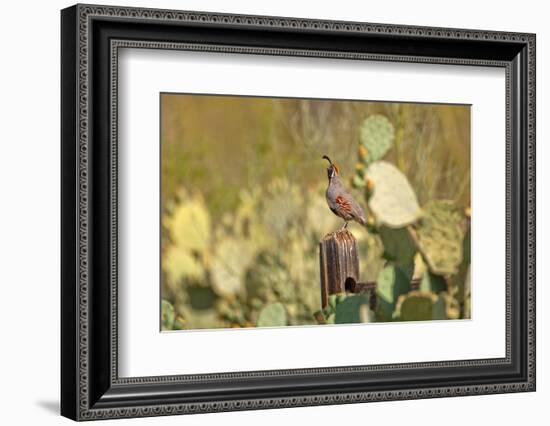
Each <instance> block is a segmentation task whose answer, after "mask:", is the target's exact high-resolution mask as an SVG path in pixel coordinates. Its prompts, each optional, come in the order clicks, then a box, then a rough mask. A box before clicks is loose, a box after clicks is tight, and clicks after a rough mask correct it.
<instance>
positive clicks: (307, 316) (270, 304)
mask: <svg viewBox="0 0 550 426" xmlns="http://www.w3.org/2000/svg"><path fill="white" fill-rule="evenodd" d="M162 108H163V114H162V126H163V127H162V200H163V217H162V289H161V290H162V299H163V300H162V307H161V308H162V309H161V312H162V318H161V327H162V329H163V330H171V329H176V330H178V329H195V328H220V327H223V328H229V327H254V326H260V327H262V326H268V327H269V326H283V325H312V324H344V323H358V322H376V321H412V320H429V319H456V318H469V316H470V284H469V264H470V258H469V250H470V247H469V244H470V230H469V217H468V215H469V194H470V193H469V165H470V163H469V140H468V135H469V111H468V108H467V107H450V106H435V105H412V104H411V105H409V104H390V103H369V102H338V101H334V102H326V101H301V100H286V99H280V100H270V99H261V98H260V99H257V98H233V97H211V96H182V95H163V98H162ZM447 127H449V128H451V129H452V130H454V131H455V133H454V134H453V135H452V136H450V135H449V132H448V131H447ZM355 153H357V154H355ZM323 154H329V155H331V156H334V157H336V158H337V159H338V160H341V161H339V162H338V163H339V166H340V170H341V173H342V175H343V176H344V177H347V178H349V186H350V188H352V187H353V188H354V189H353V190H354V191H355V194H356V199H357V200H361V199H363V200H364V202H363V205H364V206H365V207H366V211H367V212H368V225H367V227H361V226H360V225H358V224H350V230H351V232H352V233H353V234H354V236H355V237H356V239H357V240H358V244H359V250H360V271H361V281H376V282H377V293H376V300H370V297H369V295H367V294H360V295H359V294H355V295H354V294H340V295H332V296H330V297H329V303H328V305H327V307H326V308H325V309H322V310H321V299H320V283H319V281H320V277H319V259H318V243H319V240H320V239H321V238H322V237H323V236H324V235H325V234H327V233H329V232H332V231H334V230H336V229H337V228H338V227H340V226H341V224H342V221H341V220H340V219H338V218H337V217H336V216H334V215H333V214H332V213H331V212H330V210H329V209H328V207H327V205H326V202H325V199H324V191H325V188H326V184H327V181H326V172H325V167H326V165H325V164H323V162H322V160H321V156H322V155H323ZM338 160H337V161H338ZM354 164H355V167H354ZM362 196H363V198H362ZM413 278H414V279H416V280H418V281H419V282H420V284H419V285H418V286H417V287H414V288H413V286H412V285H411V280H412V279H413Z"/></svg>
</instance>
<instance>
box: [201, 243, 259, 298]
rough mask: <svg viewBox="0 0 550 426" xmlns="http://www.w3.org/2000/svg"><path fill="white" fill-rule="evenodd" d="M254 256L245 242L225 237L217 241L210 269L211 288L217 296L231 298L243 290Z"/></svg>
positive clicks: (249, 245) (251, 248)
mask: <svg viewBox="0 0 550 426" xmlns="http://www.w3.org/2000/svg"><path fill="white" fill-rule="evenodd" d="M254 254H255V253H254V249H253V247H252V245H251V244H250V243H249V242H247V241H246V240H242V239H236V238H232V237H227V238H224V239H222V240H221V241H219V243H218V244H217V245H216V248H215V253H214V256H213V258H212V261H211V268H210V274H211V277H212V287H213V289H214V291H215V292H216V293H217V294H218V295H219V296H222V297H231V296H235V295H237V294H239V293H240V292H241V291H243V290H244V285H243V283H244V278H245V274H246V269H247V268H248V266H249V265H250V263H251V262H252V260H253V258H254Z"/></svg>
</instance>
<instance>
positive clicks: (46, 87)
mask: <svg viewBox="0 0 550 426" xmlns="http://www.w3.org/2000/svg"><path fill="white" fill-rule="evenodd" d="M103 3H104V4H126V5H132V6H143V7H162V8H173V9H189V10H206V11H219V12H233V13H246V14H266V15H280V16H297V17H308V18H325V19H339V20H356V21H369V22H382V23H399V24H413V25H431V26H444V27H447V26H448V27H462V28H478V29H494V30H505V31H526V32H536V33H537V54H538V58H537V66H538V70H537V78H538V82H537V96H538V105H537V106H538V118H539V122H538V125H537V132H538V138H537V139H538V141H539V143H538V156H537V159H538V160H537V162H538V176H537V177H538V218H539V222H538V232H537V236H538V238H537V242H538V265H539V267H538V284H539V285H538V294H537V296H538V297H537V299H538V302H539V303H538V309H537V314H538V327H537V328H538V333H537V334H538V336H537V337H538V374H537V379H538V386H537V388H538V391H537V392H536V393H531V394H509V395H493V396H481V397H465V398H453V399H437V400H422V401H404V402H386V403H376V404H361V405H346V406H327V407H317V408H294V409H285V410H271V411H256V412H241V413H226V414H209V415H201V416H187V417H185V418H182V417H171V418H157V419H137V420H122V421H119V422H121V423H120V424H122V422H124V423H126V422H128V421H130V422H132V423H131V424H136V425H137V424H145V423H147V424H181V423H182V422H185V423H186V424H189V425H213V424H220V423H225V424H233V423H235V424H240V425H243V426H244V425H257V424H260V423H261V424H264V425H268V424H273V425H275V424H277V425H281V424H300V423H303V422H308V421H309V422H311V421H315V422H316V423H317V424H335V423H337V422H344V421H345V422H357V423H363V424H369V423H370V424H379V425H389V424H399V423H403V424H411V425H414V424H419V425H420V424H422V425H436V424H439V425H440V424H445V425H447V426H451V425H461V426H464V425H465V424H466V425H467V424H469V423H470V422H476V423H477V422H479V421H481V420H484V421H487V420H489V421H490V422H491V423H492V424H495V425H499V426H504V425H516V424H518V423H519V424H523V423H524V422H525V420H527V419H532V420H534V424H543V423H544V420H540V421H536V420H535V418H536V417H537V416H538V417H541V418H548V412H547V410H546V409H545V408H546V406H547V405H548V401H550V368H549V367H548V360H547V359H548V358H549V351H548V342H550V337H548V336H549V335H550V315H549V314H548V313H547V307H550V302H548V296H549V295H550V291H549V290H548V289H547V286H546V284H547V282H548V281H549V278H550V272H549V271H548V269H547V268H545V262H546V261H548V258H549V257H550V247H549V242H548V241H549V237H550V229H549V225H548V222H545V221H544V218H548V217H550V197H549V196H548V191H547V189H546V188H547V187H548V185H550V167H548V166H547V164H546V163H547V162H548V161H549V160H550V147H549V146H548V144H547V143H545V142H546V141H547V140H548V137H549V131H550V126H549V125H548V124H547V121H546V120H545V117H548V116H549V114H550V105H549V101H550V97H549V96H548V95H549V93H548V76H549V75H550V50H549V44H550V28H549V27H548V24H547V17H548V16H549V15H548V12H547V11H545V10H544V4H545V2H543V1H540V0H539V1H536V0H525V1H522V2H517V1H514V2H511V1H504V0H500V1H490V2H489V1H487V2H482V1H479V0H477V1H470V0H461V1H457V2H452V3H450V4H446V3H444V2H441V1H419V0H417V1H407V0H399V1H397V0H394V1H392V2H358V1H356V2H354V1H352V0H339V1H320V0H317V1H301V2H299V1H296V0H276V1H275V0H271V1H263V2H261V1H252V0H231V1H230V2H228V1H223V0H188V1H176V0H159V1H154V0H148V1H143V0H133V1H125V0H120V1H114V2H112V1H108V0H105V1H103ZM70 4H71V3H70V2H67V1H61V0H52V1H48V2H38V1H21V2H15V1H11V2H9V3H7V4H6V3H4V4H3V5H2V18H3V19H2V24H1V25H0V31H1V38H0V40H1V43H2V49H1V53H2V56H1V58H2V60H1V62H0V75H1V78H0V105H1V108H2V109H1V115H0V117H1V121H0V132H1V137H0V152H1V154H0V189H1V192H0V200H1V203H0V217H1V220H0V259H1V260H0V291H1V292H2V294H1V297H0V325H1V334H0V401H1V407H2V408H1V410H0V417H1V418H2V423H3V424H6V425H14V424H42V425H46V424H62V423H68V420H66V419H63V418H61V417H58V415H57V410H58V394H59V331H58V330H59V264H60V261H59V79H60V77H59V9H61V8H63V7H66V6H69V5H70ZM108 423H112V422H106V423H102V424H108ZM113 424H115V423H113Z"/></svg>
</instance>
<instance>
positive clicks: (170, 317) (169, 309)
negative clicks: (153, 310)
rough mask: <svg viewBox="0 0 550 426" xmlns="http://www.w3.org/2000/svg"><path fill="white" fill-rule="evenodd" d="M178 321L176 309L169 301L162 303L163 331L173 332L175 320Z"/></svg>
mask: <svg viewBox="0 0 550 426" xmlns="http://www.w3.org/2000/svg"><path fill="white" fill-rule="evenodd" d="M175 319H176V313H175V311H174V307H173V306H172V304H171V303H170V302H168V301H167V300H164V299H162V301H161V324H160V326H161V330H163V331H164V330H172V329H173V328H174V327H173V326H174V320H175Z"/></svg>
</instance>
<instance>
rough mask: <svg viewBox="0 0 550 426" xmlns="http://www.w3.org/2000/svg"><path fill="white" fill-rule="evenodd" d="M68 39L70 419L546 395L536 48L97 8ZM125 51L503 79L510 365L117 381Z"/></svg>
mask: <svg viewBox="0 0 550 426" xmlns="http://www.w3.org/2000/svg"><path fill="white" fill-rule="evenodd" d="M61 29H62V31H61V38H62V40H61V48H62V59H61V66H62V75H61V80H62V92H61V99H62V117H61V128H62V141H61V160H62V176H61V179H62V182H61V191H62V209H61V210H62V216H61V221H62V232H61V240H62V267H61V270H62V283H61V321H62V327H61V370H62V373H61V413H62V414H63V415H64V416H67V417H69V418H72V419H75V420H88V419H99V418H114V417H137V416H156V415H167V414H179V413H198V412H212V411H229V410H243V409H261V408H274V407H293V406H306V405H320V404H341V403H352V402H364V401H379V400H395V399H414V398H432V397H442V396H457V395H473V394H488V393H502V392H517V391H534V390H535V36H534V35H533V34H519V33H504V32H489V31H477V30H460V29H448V28H426V27H411V26H401V25H381V24H368V23H355V22H333V21H318V20H305V19H292V18H277V17H261V16H242V15H225V14H214V13H201V12H181V11H166V10H153V9H134V8H126V7H103V6H95V5H76V6H73V7H70V8H67V9H64V10H63V11H62V13H61ZM121 47H136V48H140V47H143V48H157V49H192V50H201V51H212V50H213V51H224V52H234V53H241V54H247V53H257V54H258V53H259V54H265V55H298V56H316V57H327V58H342V59H349V60H387V61H397V62H424V63H438V64H441V63H443V64H461V65H464V66H469V65H482V66H492V67H502V68H505V70H506V108H507V112H506V123H507V130H506V139H507V140H506V150H507V154H506V162H507V164H506V199H507V200H506V202H507V209H506V230H504V229H503V232H506V244H507V247H506V304H507V305H506V313H507V315H506V318H507V325H506V357H504V358H498V359H480V360H460V361H447V362H430V363H411V364H393V365H389V364H388V365H382V366H368V365H365V366H346V367H334V366H327V367H326V368H314V369H302V370H274V371H267V372H266V371H264V372H261V371H256V372H242V373H220V374H206V375H192V376H162V377H135V378H119V377H118V368H117V362H118V361H117V333H118V330H117V263H116V262H117V215H116V213H117V209H116V205H117V167H116V166H117V146H116V117H117V102H116V99H117V97H116V96H117V83H118V81H117V57H118V56H117V52H118V49H119V48H121ZM502 213H503V212H502Z"/></svg>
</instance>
